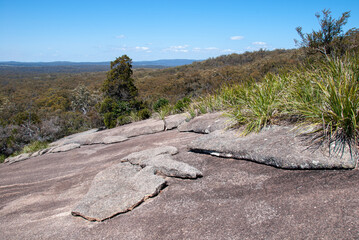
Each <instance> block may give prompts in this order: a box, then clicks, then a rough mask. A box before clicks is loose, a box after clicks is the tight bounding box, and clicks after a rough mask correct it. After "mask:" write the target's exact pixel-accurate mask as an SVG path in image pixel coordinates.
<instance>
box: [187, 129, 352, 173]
mask: <svg viewBox="0 0 359 240" xmlns="http://www.w3.org/2000/svg"><path fill="white" fill-rule="evenodd" d="M309 145H310V142H308V141H306V140H305V139H304V138H303V137H301V136H299V135H298V131H293V127H279V126H274V127H271V128H267V129H263V130H262V131H261V132H260V133H258V134H256V133H253V134H250V135H248V136H246V137H241V136H240V134H239V133H238V132H236V131H216V132H213V133H211V134H208V135H204V136H201V137H199V138H198V139H196V140H194V141H192V142H191V143H190V144H189V149H190V150H192V151H195V152H202V153H209V154H211V155H214V156H219V157H230V158H236V159H244V160H251V161H254V162H258V163H263V164H267V165H271V166H275V167H279V168H285V169H352V168H355V166H356V159H355V158H354V157H353V158H352V157H351V155H350V153H349V152H348V151H345V152H344V154H343V155H341V154H340V155H338V154H331V155H330V154H329V149H328V148H325V147H320V148H317V149H313V148H308V146H309Z"/></svg>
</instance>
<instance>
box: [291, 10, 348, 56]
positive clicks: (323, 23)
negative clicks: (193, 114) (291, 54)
mask: <svg viewBox="0 0 359 240" xmlns="http://www.w3.org/2000/svg"><path fill="white" fill-rule="evenodd" d="M322 14H323V16H321V14H319V13H317V14H315V16H316V17H317V19H318V21H319V25H320V30H318V31H314V30H313V31H312V32H311V33H303V32H302V27H297V28H296V30H297V32H298V34H299V36H300V38H301V41H298V40H296V39H295V40H294V41H295V43H296V44H297V45H298V46H299V47H305V48H307V50H309V51H308V52H309V53H315V52H318V51H319V52H320V53H322V54H324V55H330V54H334V53H338V51H340V50H343V49H345V46H344V41H343V40H344V37H345V34H344V32H343V27H344V25H345V24H346V23H347V21H348V18H349V17H350V12H344V13H343V14H342V16H341V17H340V18H339V19H337V20H336V19H333V18H332V16H331V11H330V10H326V9H324V10H323V11H322Z"/></svg>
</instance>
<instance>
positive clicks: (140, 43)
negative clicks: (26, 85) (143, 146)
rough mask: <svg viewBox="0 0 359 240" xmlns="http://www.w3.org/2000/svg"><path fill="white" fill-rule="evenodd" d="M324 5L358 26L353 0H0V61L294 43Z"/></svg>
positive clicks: (199, 52)
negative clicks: (342, 14)
mask: <svg viewBox="0 0 359 240" xmlns="http://www.w3.org/2000/svg"><path fill="white" fill-rule="evenodd" d="M324 8H327V9H328V8H329V9H331V11H332V16H333V17H335V18H338V17H340V16H341V13H343V12H345V11H349V10H350V11H351V17H350V18H349V21H348V24H347V25H346V27H345V30H348V29H349V28H352V27H359V26H358V25H359V24H358V23H359V1H358V0H351V1H346V0H341V1H338V0H336V1H332V0H324V1H322V0H319V1H316V0H311V1H308V0H302V1H291V0H286V1H276V0H271V1H257V0H252V1H248V0H247V1H241V0H237V1H236V0H220V1H210V0H206V1H202V0H181V1H177V0H148V1H144V0H142V1H140V0H116V1H112V0H101V1H100V0H98V1H92V0H87V1H83V0H69V1H68V0H61V1H58V0H45V1H41V0H23V1H20V0H0V61H77V62H79V61H80V62H81V61H82V62H83V61H90V62H93V61H110V60H114V59H115V58H116V57H118V56H121V55H123V54H127V55H128V56H129V57H131V58H132V59H133V60H135V61H141V60H157V59H178V58H186V59H207V58H209V57H216V56H219V55H223V54H230V53H233V52H236V53H242V52H245V51H253V50H257V49H260V48H264V49H269V50H272V49H276V48H286V49H288V48H294V47H295V44H294V41H293V39H294V38H298V35H297V33H296V31H295V28H296V27H297V26H302V27H303V31H304V32H310V31H311V30H312V29H315V30H317V29H318V26H319V25H318V21H317V19H316V18H315V16H314V15H315V13H316V12H320V11H321V10H323V9H324Z"/></svg>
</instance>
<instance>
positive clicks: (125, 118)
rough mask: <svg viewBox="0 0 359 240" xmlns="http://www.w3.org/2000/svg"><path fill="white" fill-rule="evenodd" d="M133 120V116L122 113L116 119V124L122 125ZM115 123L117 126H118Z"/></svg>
mask: <svg viewBox="0 0 359 240" xmlns="http://www.w3.org/2000/svg"><path fill="white" fill-rule="evenodd" d="M130 122H131V118H130V117H129V116H127V115H121V116H119V117H118V118H117V119H116V125H117V126H121V125H125V124H128V123H130ZM116 125H115V126H116Z"/></svg>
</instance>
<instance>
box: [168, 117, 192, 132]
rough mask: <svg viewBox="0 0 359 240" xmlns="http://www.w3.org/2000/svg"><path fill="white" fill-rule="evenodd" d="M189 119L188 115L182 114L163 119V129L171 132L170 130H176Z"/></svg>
mask: <svg viewBox="0 0 359 240" xmlns="http://www.w3.org/2000/svg"><path fill="white" fill-rule="evenodd" d="M189 118H190V115H189V114H188V113H182V114H176V115H171V116H168V117H166V118H165V119H164V121H165V129H166V130H171V129H174V128H177V127H178V126H179V125H181V124H182V123H184V122H185V121H186V120H187V119H189Z"/></svg>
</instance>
